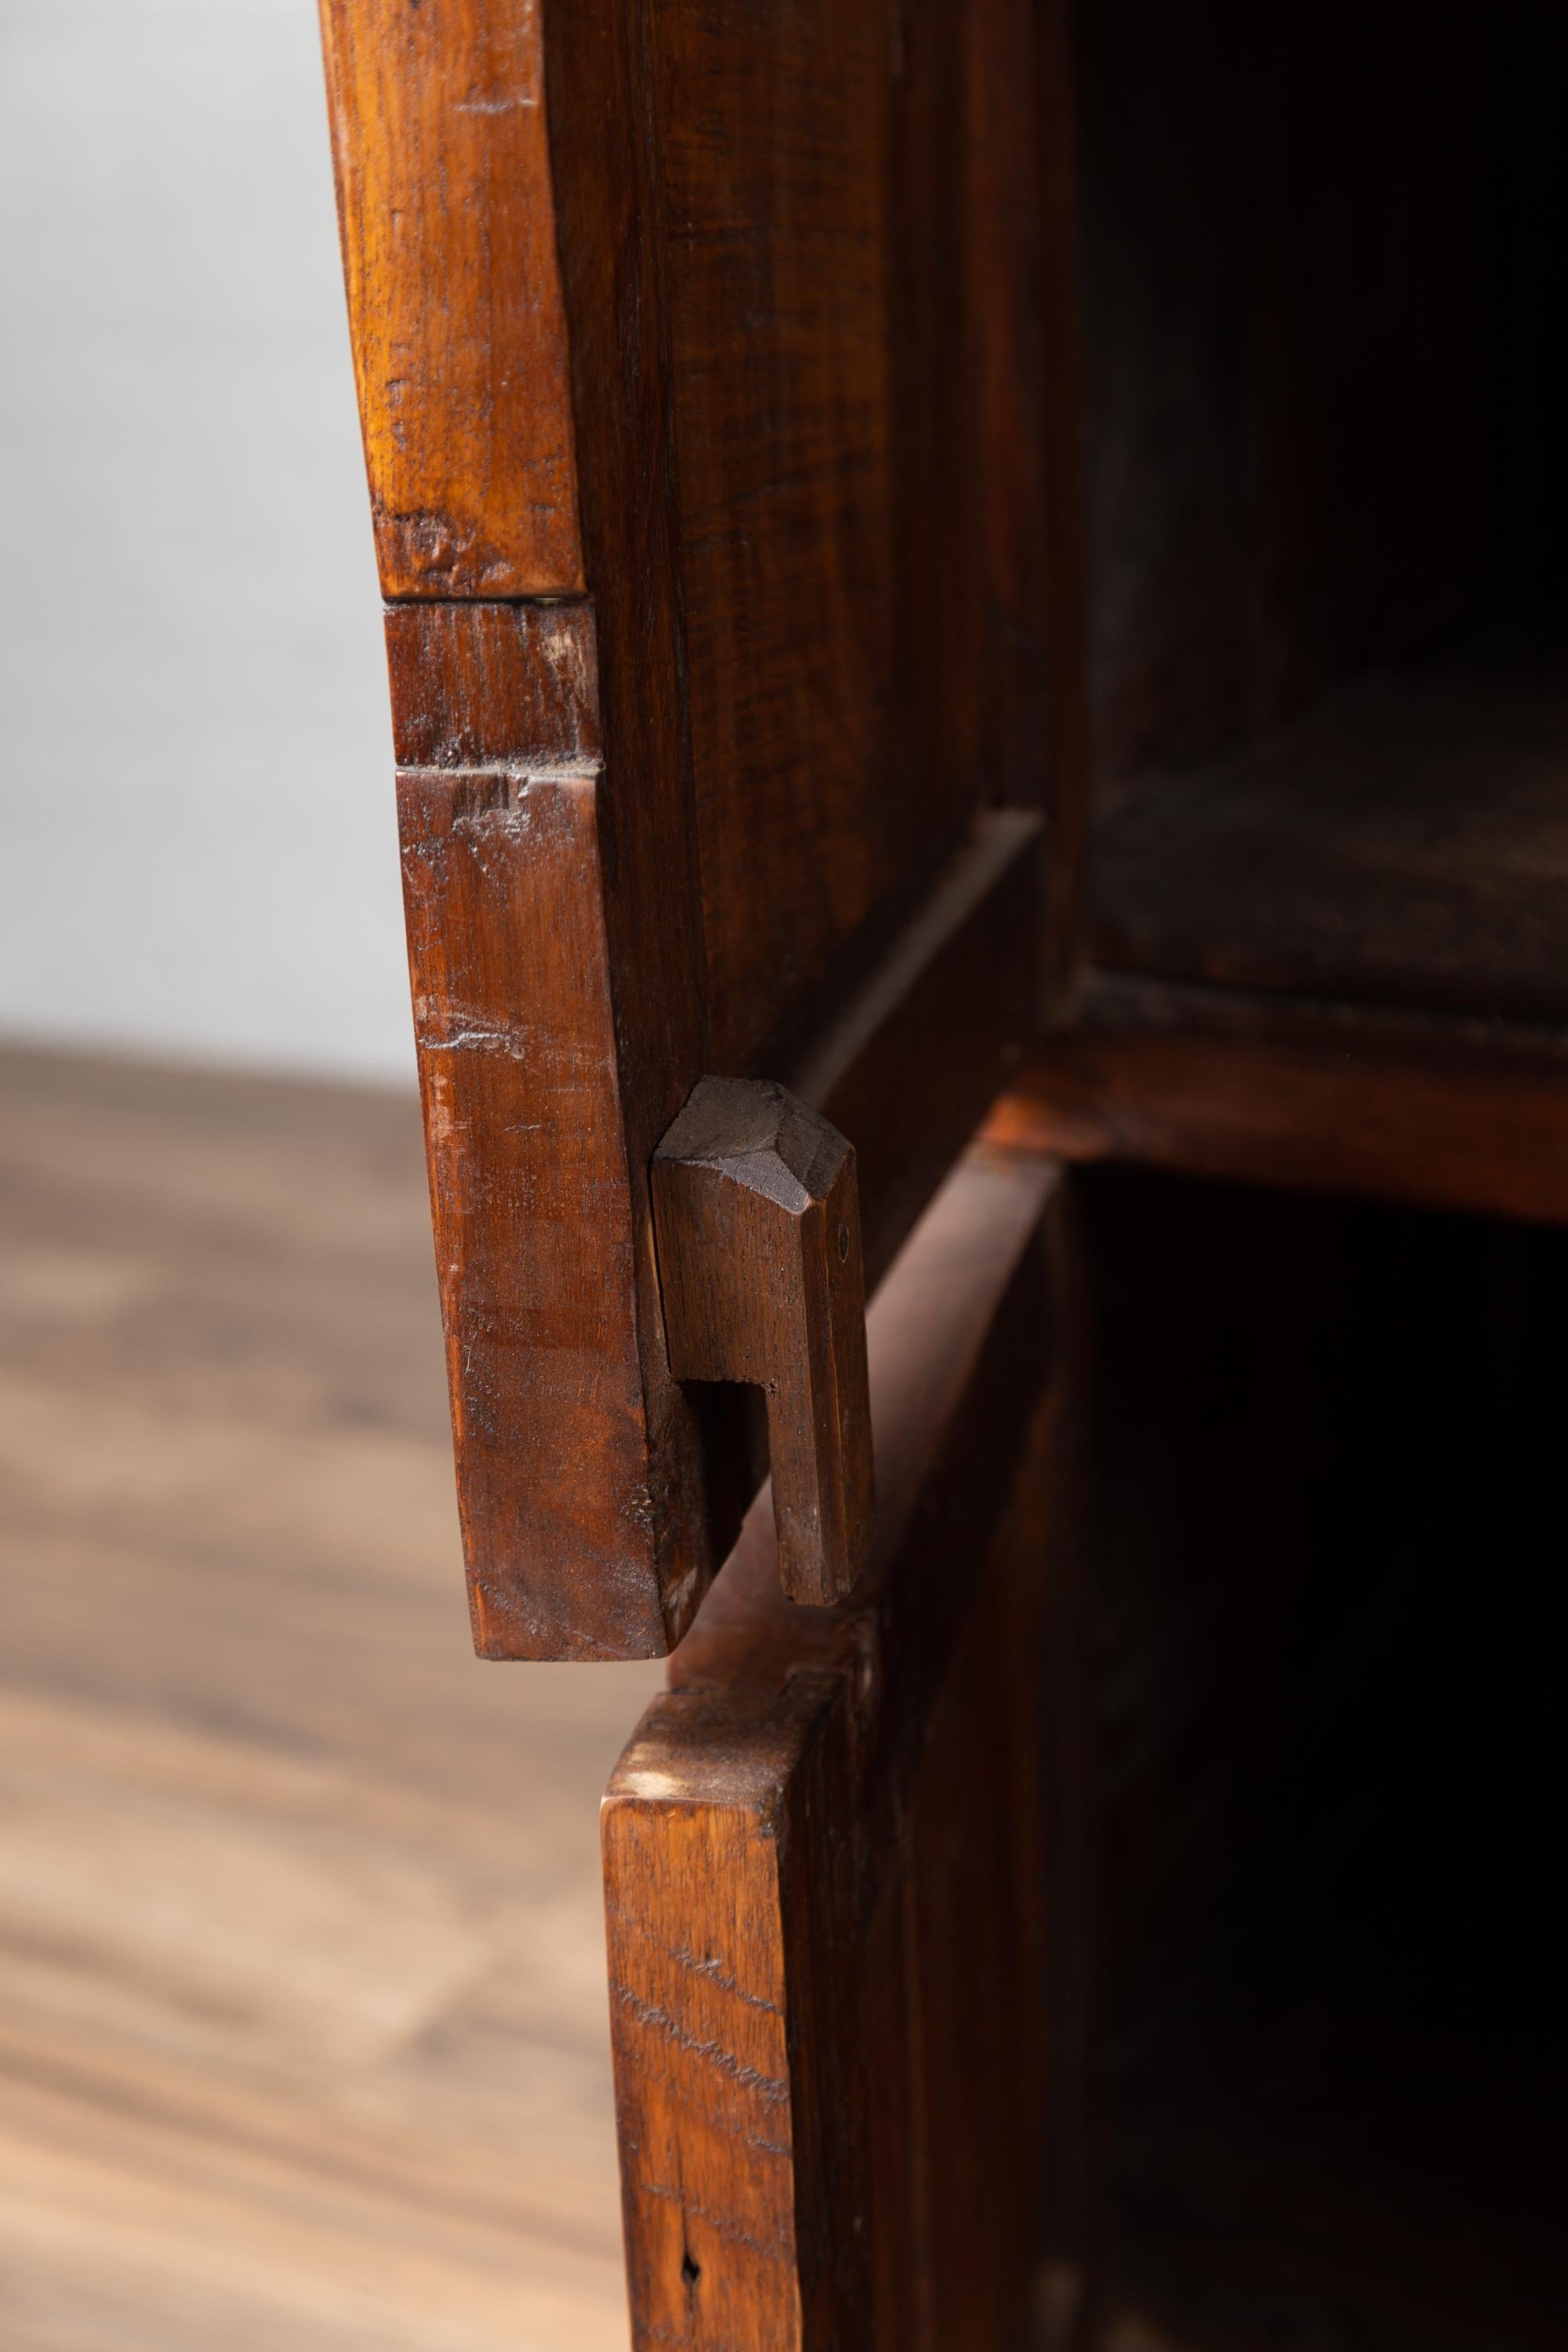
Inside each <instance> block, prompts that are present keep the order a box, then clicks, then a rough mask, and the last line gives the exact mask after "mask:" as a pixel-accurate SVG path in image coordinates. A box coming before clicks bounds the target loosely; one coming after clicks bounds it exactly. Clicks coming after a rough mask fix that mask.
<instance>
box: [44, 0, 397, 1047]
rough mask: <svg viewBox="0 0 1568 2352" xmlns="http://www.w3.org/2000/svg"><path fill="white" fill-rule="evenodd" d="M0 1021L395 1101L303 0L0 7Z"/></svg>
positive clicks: (342, 342) (380, 821)
mask: <svg viewBox="0 0 1568 2352" xmlns="http://www.w3.org/2000/svg"><path fill="white" fill-rule="evenodd" d="M0 219H3V221H4V235H3V236H0V1029H4V1030H5V1031H8V1032H10V1033H11V1034H21V1035H28V1036H34V1037H48V1038H58V1039H62V1040H71V1041H82V1042H91V1043H98V1044H103V1043H109V1044H113V1045H127V1046H132V1047H134V1048H137V1049H139V1050H142V1051H146V1052H153V1053H163V1054H169V1053H174V1054H177V1055H194V1056H199V1057H201V1058H205V1059H214V1058H217V1059H223V1060H243V1061H254V1062H258V1063H267V1064H271V1065H274V1066H284V1067H288V1066H298V1067H318V1068H325V1069H329V1070H340V1071H344V1072H350V1073H362V1074H364V1075H367V1076H389V1075H390V1076H407V1075H409V1073H410V1072H411V1067H412V1048H411V1045H410V1042H409V1025H408V1010H407V1003H406V980H405V968H404V962H403V944H402V929H401V917H400V914H399V908H398V900H397V874H396V856H395V834H394V822H393V804H392V788H391V749H390V739H389V734H388V727H387V719H386V709H385V684H384V670H383V666H382V655H381V643H380V625H379V617H378V611H379V608H378V602H377V595H376V587H375V578H374V563H373V558H372V551H371V540H370V526H369V520H368V513H367V509H366V503H365V495H364V488H363V474H362V470H361V464H360V456H359V444H358V434H357V427H356V424H355V419H354V410H353V383H352V377H351V373H350V366H349V354H348V341H347V331H346V329H345V326H344V320H343V304H342V284H341V280H340V278H339V275H338V262H337V249H336V231H335V224H334V220H333V214H332V197H331V167H330V161H329V155H328V147H327V131H326V121H325V107H324V102H323V100H322V95H321V67H320V61H319V57H318V53H317V35H316V17H315V8H314V5H313V0H0Z"/></svg>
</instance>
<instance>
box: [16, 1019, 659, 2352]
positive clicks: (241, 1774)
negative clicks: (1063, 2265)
mask: <svg viewBox="0 0 1568 2352" xmlns="http://www.w3.org/2000/svg"><path fill="white" fill-rule="evenodd" d="M428 1232H429V1228H428V1210H427V1203H426V1194H425V1184H424V1177H423V1171H422V1166H421V1152H420V1141H419V1118H418V1111H417V1108H416V1104H415V1103H414V1101H413V1099H412V1097H411V1096H410V1095H408V1094H406V1093H404V1092H398V1093H395V1094H393V1093H388V1094H384V1095H383V1094H379V1093H375V1092H370V1091H364V1092H361V1091H358V1090H354V1089H349V1088H342V1089H339V1088H336V1087H327V1086H321V1085H310V1084H302V1083H301V1084H287V1083H282V1082H279V1081H276V1080H271V1079H263V1078H247V1077H238V1076H210V1075H207V1074H202V1073H193V1072H190V1071H164V1070H157V1069H149V1068H144V1067H137V1066H130V1065H119V1064H114V1063H109V1062H96V1061H77V1060H75V1059H71V1058H67V1057H63V1056H62V1057H56V1056H53V1055H39V1054H25V1053H22V1052H20V1051H16V1050H7V1051H5V1052H4V1053H0V1399H3V1405H4V1410H3V1413H0V1619H3V1623H4V1634H3V1638H0V2341H4V2343H5V2347H6V2352H60V2347H63V2346H66V2345H69V2346H71V2347H76V2352H213V2347H216V2346H219V2345H221V2346H223V2347H226V2352H228V2347H232V2352H363V2347H365V2346H368V2345H374V2346H376V2347H381V2352H434V2347H437V2346H439V2347H441V2352H560V2347H563V2346H576V2347H584V2352H616V2347H620V2352H624V2347H625V2346H626V2286H625V2277H624V2266H623V2260H622V2253H621V2241H620V2228H619V2212H618V2200H617V2191H616V2155H615V2128H614V2102H613V2090H612V2084H611V2079H610V2059H609V2047H608V2033H607V2029H606V2016H605V1969H604V1930H603V1910H602V1901H601V1895H600V1882H599V1857H598V1849H597V1839H596V1834H595V1805H596V1799H597V1796H598V1793H599V1791H600V1790H601V1789H602V1788H603V1785H604V1780H605V1774H606V1772H607V1770H608V1769H609V1768H610V1765H611V1763H612V1762H613V1759H614V1757H615V1755H616V1750H617V1748H619V1747H620V1746H621V1745H622V1744H623V1743H624V1741H625V1738H626V1734H627V1732H628V1730H629V1728H630V1727H631V1726H632V1725H633V1724H634V1723H635V1721H636V1718H637V1714H638V1711H639V1709H640V1708H641V1707H642V1706H643V1705H644V1704H645V1702H646V1700H647V1697H649V1696H651V1695H652V1692H653V1689H654V1687H655V1683H656V1670H655V1669H653V1668H651V1667H647V1666H637V1665H630V1666H595V1667H594V1668H593V1669H591V1670H590V1669H589V1668H586V1667H583V1668H573V1667H555V1668H543V1667H541V1668H539V1669H537V1670H535V1671H534V1672H532V1673H530V1674H527V1675H524V1676H523V1677H522V1678H521V1680H520V1679H519V1678H518V1677H516V1676H514V1675H510V1674H500V1673H498V1672H496V1671H495V1670H494V1669H493V1668H490V1667H487V1666H484V1665H481V1664H479V1663H478V1662H477V1661H476V1660H475V1659H474V1658H473V1656H472V1655H471V1654H470V1651H469V1646H468V1631H467V1625H466V1622H465V1615H464V1610H463V1604H462V1599H461V1591H460V1586H459V1582H458V1529H457V1520H456V1513H455V1510H454V1507H453V1501H452V1490H451V1465H450V1455H449V1447H448V1441H447V1412H446V1400H445V1395H444V1384H443V1380H442V1369H441V1341H440V1328H439V1319H438V1315H437V1299H436V1289H435V1284H434V1282H433V1280H432V1276H431V1266H430V1258H429V1238H428Z"/></svg>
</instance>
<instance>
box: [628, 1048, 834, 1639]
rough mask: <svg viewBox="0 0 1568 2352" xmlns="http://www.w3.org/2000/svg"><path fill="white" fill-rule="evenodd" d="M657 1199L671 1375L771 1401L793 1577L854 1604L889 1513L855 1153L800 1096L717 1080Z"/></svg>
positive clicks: (787, 1572)
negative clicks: (873, 1389) (881, 1517)
mask: <svg viewBox="0 0 1568 2352" xmlns="http://www.w3.org/2000/svg"><path fill="white" fill-rule="evenodd" d="M653 1196H654V1212H655V1222H656V1224H657V1226H658V1279H659V1289H660V1292H661V1294H662V1296H663V1300H664V1327H665V1334H666V1338H667V1340H668V1348H669V1363H670V1370H671V1371H672V1372H673V1373H674V1374H675V1376H676V1378H677V1379H678V1380H681V1381H725V1382H742V1383H744V1384H745V1385H747V1386H754V1387H756V1388H758V1389H760V1390H761V1391H762V1393H763V1398H764V1400H765V1404H766V1423H767V1440H768V1462H769V1465H770V1469H771V1480H770V1485H771V1490H772V1495H773V1527H774V1532H775V1534H776V1537H777V1541H778V1561H779V1576H780V1580H781V1582H782V1583H783V1586H784V1591H785V1592H786V1593H787V1594H788V1595H789V1597H790V1599H791V1600H792V1601H810V1602H816V1603H820V1604H823V1605H826V1604H827V1603H829V1602H832V1601H842V1600H843V1598H844V1596H845V1594H846V1593H847V1591H849V1590H850V1588H851V1586H852V1585H853V1584H854V1582H855V1580H856V1578H857V1576H858V1574H859V1572H860V1570H861V1568H862V1567H863V1566H864V1565H865V1560H866V1554H867V1550H868V1547H869V1544H870V1540H871V1527H872V1517H873V1512H874V1508H875V1506H874V1501H873V1485H874V1481H873V1474H872V1467H871V1405H870V1398H869V1395H868V1389H867V1373H866V1276H865V1269H864V1266H863V1265H862V1262H861V1256H860V1202H859V1194H858V1188H857V1185H856V1181H855V1153H854V1150H852V1148H851V1147H850V1145H848V1144H847V1143H846V1141H845V1139H844V1138H843V1137H842V1136H841V1135H840V1134H839V1132H838V1130H837V1128H836V1127H833V1126H831V1125H830V1124H829V1122H828V1121H827V1120H826V1119H825V1118H822V1117H821V1116H820V1115H819V1114H818V1113H817V1112H816V1111H814V1110H812V1109H810V1108H808V1106H807V1105H806V1104H805V1103H803V1102H802V1101H801V1100H800V1098H799V1097H798V1096H797V1095H792V1094H791V1093H790V1092H789V1091H788V1089H787V1087H778V1086H772V1085H770V1084H769V1083H768V1082H767V1081H766V1080H765V1079H762V1078H704V1079H703V1080H702V1083H701V1084H700V1086H699V1087H697V1088H696V1089H695V1091H694V1092H693V1094H692V1097H691V1099H690V1101H689V1103H687V1104H686V1106H685V1108H683V1109H682V1111H681V1114H680V1117H679V1118H678V1119H677V1120H676V1122H675V1125H674V1126H673V1127H672V1128H671V1129H670V1130H669V1132H668V1135H667V1136H666V1137H665V1138H664V1139H663V1141H662V1142H661V1143H660V1145H659V1147H658V1151H657V1152H655V1154H654V1161H653Z"/></svg>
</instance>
